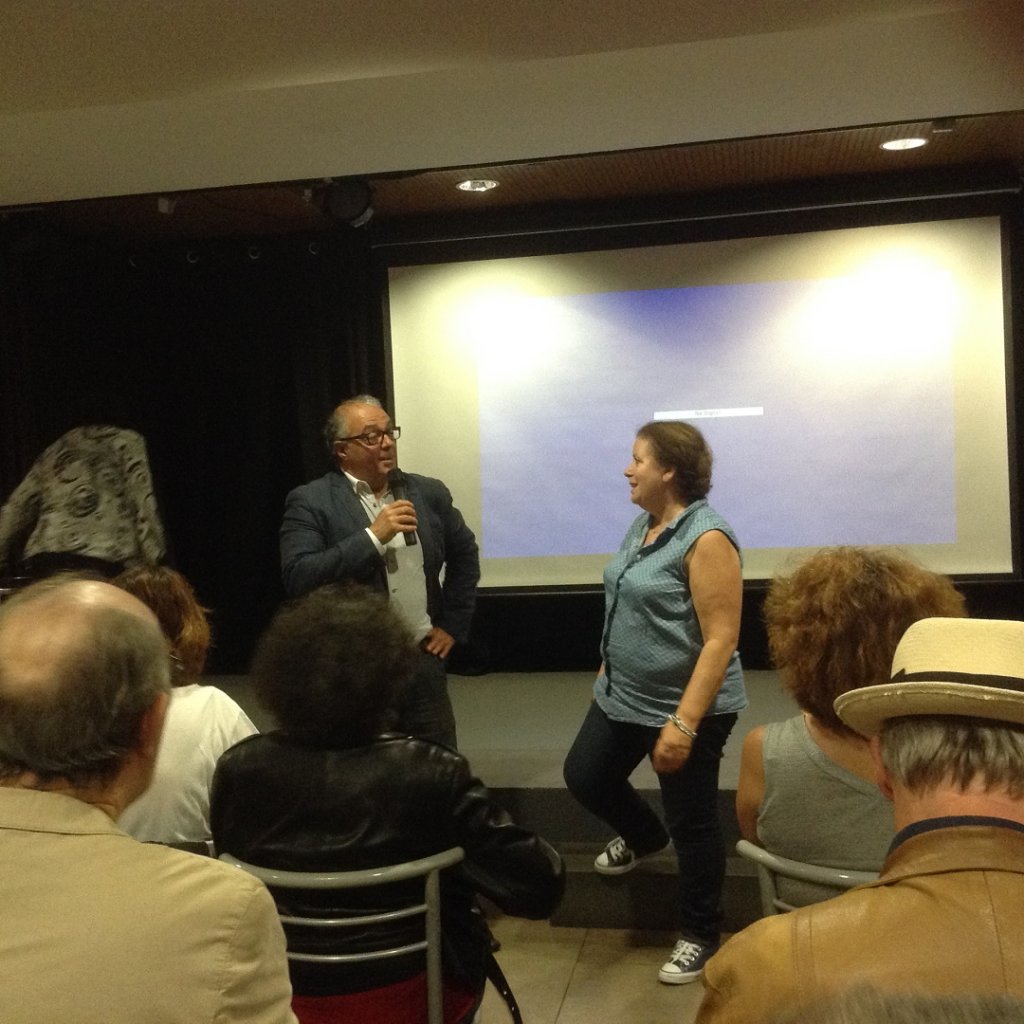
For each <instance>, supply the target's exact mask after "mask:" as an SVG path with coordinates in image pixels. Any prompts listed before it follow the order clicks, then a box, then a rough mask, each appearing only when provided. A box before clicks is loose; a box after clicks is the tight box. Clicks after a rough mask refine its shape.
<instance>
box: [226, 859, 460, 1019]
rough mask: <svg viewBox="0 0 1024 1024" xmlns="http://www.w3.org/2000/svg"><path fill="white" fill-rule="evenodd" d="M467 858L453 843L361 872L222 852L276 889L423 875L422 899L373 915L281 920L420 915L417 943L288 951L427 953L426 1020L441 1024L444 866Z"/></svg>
mask: <svg viewBox="0 0 1024 1024" xmlns="http://www.w3.org/2000/svg"><path fill="white" fill-rule="evenodd" d="M464 858H465V853H464V851H463V849H462V847H461V846H453V847H452V848H451V849H449V850H443V851H442V852H440V853H435V854H433V855H432V856H430V857H421V858H420V859H418V860H412V861H406V862H404V863H402V864H391V865H388V866H386V867H380V868H367V869H364V870H360V871H329V872H322V871H309V872H307V871H282V870H278V869H277V868H265V867H260V866H259V865H256V864H249V863H247V862H246V861H243V860H239V859H238V858H237V857H235V856H233V855H232V854H230V853H222V854H221V855H220V858H219V859H220V860H222V861H224V862H225V863H227V864H231V865H233V866H234V867H237V868H241V869H242V870H243V871H247V872H248V873H249V874H251V875H254V876H255V877H256V878H258V879H259V880H260V881H261V882H263V883H264V884H265V885H266V886H267V887H268V888H269V889H270V890H271V892H272V893H273V890H274V889H275V888H277V889H321V890H323V889H365V888H368V887H370V886H375V885H388V884H390V883H392V882H403V881H406V880H408V879H412V878H423V880H424V882H423V889H424V892H423V900H422V902H416V903H410V904H407V905H405V906H403V907H400V908H397V909H395V910H388V911H384V912H381V913H375V914H353V915H346V916H344V917H332V918H323V917H297V916H294V915H291V914H284V913H280V910H279V914H280V918H281V921H282V923H283V924H294V925H303V926H308V927H313V928H345V927H354V926H356V925H367V924H383V923H385V922H389V921H395V920H399V919H401V918H406V917H414V916H416V915H422V916H423V918H424V937H423V939H422V940H420V941H417V942H410V943H408V944H406V945H403V946H390V947H387V948H385V949H379V950H370V951H367V952H363V953H300V952H296V951H293V950H291V949H289V950H288V959H289V960H295V961H300V960H301V961H303V962H306V963H356V962H359V961H366V960H383V959H387V958H390V957H395V956H402V955H403V954H406V953H416V952H420V951H425V952H426V961H427V972H426V973H427V1021H428V1024H443V1020H444V1012H443V998H442V997H443V982H442V975H441V878H440V874H441V871H443V870H444V869H445V868H449V867H452V865H454V864H458V863H460V862H461V861H462V860H463V859H464Z"/></svg>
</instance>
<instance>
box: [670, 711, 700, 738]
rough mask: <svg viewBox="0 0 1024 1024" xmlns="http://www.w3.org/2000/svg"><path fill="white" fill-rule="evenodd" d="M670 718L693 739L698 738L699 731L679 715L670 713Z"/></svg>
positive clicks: (681, 730)
mask: <svg viewBox="0 0 1024 1024" xmlns="http://www.w3.org/2000/svg"><path fill="white" fill-rule="evenodd" d="M668 720H669V721H670V722H671V723H672V724H673V725H674V726H675V727H676V728H677V729H678V730H679V731H680V732H681V733H682V734H683V735H684V736H689V737H690V739H691V740H695V739H696V738H697V732H696V730H695V729H691V728H690V727H689V726H688V725H687V724H686V723H685V722H684V721H683V720H682V719H681V718H680V717H679V716H678V715H669V716H668Z"/></svg>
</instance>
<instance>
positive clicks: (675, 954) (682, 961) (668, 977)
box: [658, 939, 718, 985]
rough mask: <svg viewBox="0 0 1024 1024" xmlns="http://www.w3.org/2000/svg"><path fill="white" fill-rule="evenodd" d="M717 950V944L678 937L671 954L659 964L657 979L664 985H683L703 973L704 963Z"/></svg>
mask: <svg viewBox="0 0 1024 1024" xmlns="http://www.w3.org/2000/svg"><path fill="white" fill-rule="evenodd" d="M717 951H718V947H717V946H705V945H703V944H702V943H700V942H690V940H689V939H680V940H679V941H678V942H677V943H676V944H675V948H674V949H673V950H672V955H671V956H670V957H669V958H668V960H666V961H665V963H663V964H662V965H661V970H660V971H658V981H663V982H664V983H665V984H666V985H685V984H687V983H688V982H691V981H696V980H697V979H698V978H699V977H700V976H701V974H703V973H704V965H705V964H706V963H707V962H708V961H709V960H710V959H711V958H712V957H713V956H714V955H715V953H716V952H717Z"/></svg>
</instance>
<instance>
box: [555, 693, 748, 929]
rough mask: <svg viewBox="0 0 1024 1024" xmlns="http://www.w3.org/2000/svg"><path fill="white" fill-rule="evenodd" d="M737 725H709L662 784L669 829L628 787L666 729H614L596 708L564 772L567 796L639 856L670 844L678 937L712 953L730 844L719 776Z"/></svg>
mask: <svg viewBox="0 0 1024 1024" xmlns="http://www.w3.org/2000/svg"><path fill="white" fill-rule="evenodd" d="M736 718H737V716H736V715H735V714H725V715H709V716H707V717H706V718H704V719H703V720H702V721H701V723H700V725H699V726H698V728H697V739H696V740H695V741H694V744H693V751H692V752H691V754H690V757H689V760H687V762H686V764H685V765H683V767H682V768H681V769H680V770H679V771H678V772H674V773H673V774H671V775H659V776H658V782H659V784H660V786H661V801H662V806H663V807H664V809H665V824H664V825H663V824H662V823H661V820H660V819H659V818H658V816H657V814H655V813H654V811H653V810H652V809H651V807H650V805H649V804H648V803H647V802H646V801H645V800H644V799H643V798H642V797H641V796H640V794H639V793H637V791H636V790H635V789H634V788H633V786H632V785H631V784H630V782H629V776H630V774H631V773H632V771H633V769H634V768H636V766H637V765H638V764H639V763H640V762H641V761H642V760H643V759H644V758H645V757H649V756H650V754H651V752H652V751H653V750H654V745H655V743H656V742H657V740H658V735H659V734H660V732H661V729H659V728H657V727H655V726H647V725H633V724H631V723H628V722H615V721H613V720H612V719H610V718H608V717H607V716H606V715H605V713H604V712H603V711H602V710H601V709H600V707H598V705H597V703H596V702H594V703H592V704H591V705H590V710H589V711H588V712H587V716H586V718H584V720H583V724H582V725H581V726H580V731H579V733H578V734H577V736H576V740H575V742H574V743H573V745H572V748H571V749H570V750H569V753H568V755H567V756H566V759H565V765H564V767H563V774H564V777H565V784H566V785H567V786H568V787H569V792H570V793H572V795H573V796H574V797H575V798H576V799H577V800H578V801H579V802H580V803H581V804H582V805H583V806H584V807H585V808H586V809H587V810H588V811H590V812H591V813H592V814H596V815H597V816H598V817H599V818H602V819H603V820H604V821H606V822H607V823H608V824H609V825H611V827H612V828H613V829H615V831H616V832H618V834H619V835H620V836H622V838H623V839H624V840H625V841H626V843H627V845H628V846H629V847H630V848H631V849H632V850H633V851H634V852H635V853H637V854H639V855H641V856H642V855H643V854H646V853H651V852H653V851H655V850H660V849H661V848H662V847H664V846H665V845H666V843H667V842H668V840H669V838H671V839H672V842H673V844H674V846H675V851H676V857H677V858H678V861H679V929H680V932H681V934H682V935H683V937H684V938H687V939H690V940H692V941H695V942H701V943H704V944H706V945H717V944H718V942H719V940H720V938H721V928H722V886H723V884H724V882H725V839H724V836H723V834H722V827H721V823H720V822H719V820H718V769H719V766H720V765H721V763H722V749H723V748H724V747H725V741H726V740H727V739H728V738H729V733H730V732H731V731H732V727H733V726H734V725H735V724H736Z"/></svg>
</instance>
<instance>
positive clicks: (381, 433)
mask: <svg viewBox="0 0 1024 1024" xmlns="http://www.w3.org/2000/svg"><path fill="white" fill-rule="evenodd" d="M401 436H402V428H401V427H388V429H387V430H364V431H363V432H362V433H361V434H354V435H353V436H352V437H336V438H335V439H334V440H335V441H358V442H359V443H360V444H365V445H366V447H367V448H376V447H377V445H379V444H380V443H381V441H383V440H384V438H385V437H389V438H391V440H392V441H397V440H398V439H399V438H400V437H401Z"/></svg>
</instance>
